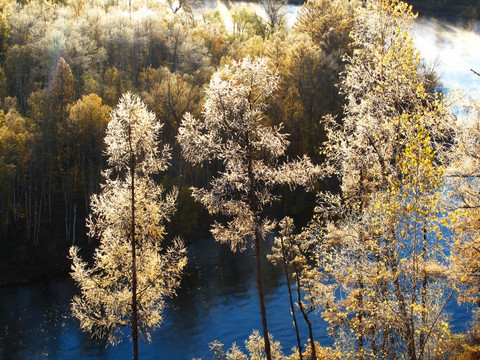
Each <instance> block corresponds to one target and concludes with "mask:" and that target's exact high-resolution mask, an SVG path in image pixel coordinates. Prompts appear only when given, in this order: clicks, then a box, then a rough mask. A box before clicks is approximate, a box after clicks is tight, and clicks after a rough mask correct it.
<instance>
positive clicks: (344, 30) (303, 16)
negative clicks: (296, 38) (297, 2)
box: [295, 0, 360, 53]
mask: <svg viewBox="0 0 480 360" xmlns="http://www.w3.org/2000/svg"><path fill="white" fill-rule="evenodd" d="M359 5H360V2H357V1H356V0H355V1H350V0H334V1H330V0H308V1H307V2H305V3H304V4H303V5H302V7H301V8H300V10H299V14H298V18H297V22H296V23H295V30H296V31H299V32H301V33H304V34H308V35H309V36H310V37H311V39H312V41H313V42H314V43H315V44H316V45H317V46H319V47H320V48H321V49H322V50H323V51H326V52H327V53H331V52H332V51H338V50H340V51H341V52H345V50H346V49H347V46H348V44H349V43H350V38H349V34H350V31H351V30H352V26H353V18H354V16H353V15H354V9H355V8H356V7H358V6H359Z"/></svg>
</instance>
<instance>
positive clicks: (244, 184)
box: [178, 57, 322, 360]
mask: <svg viewBox="0 0 480 360" xmlns="http://www.w3.org/2000/svg"><path fill="white" fill-rule="evenodd" d="M278 84H279V77H278V74H277V73H276V72H274V71H272V70H270V69H269V67H268V66H267V61H266V59H264V58H256V59H251V58H249V57H247V58H244V59H243V60H242V61H240V62H232V64H231V65H229V66H225V67H224V68H222V69H220V70H218V71H217V72H216V73H215V74H214V75H213V77H212V79H211V81H210V85H209V86H208V88H207V89H206V100H205V104H204V106H203V115H204V118H203V120H197V119H196V118H194V117H193V116H192V115H190V114H187V115H185V116H184V118H183V121H182V124H181V126H180V129H179V134H178V141H179V143H180V145H181V146H182V153H183V155H184V157H185V158H186V160H187V161H189V162H191V163H192V164H199V163H201V162H203V161H209V160H217V161H218V162H219V163H220V164H221V167H222V171H221V172H219V173H218V174H217V177H216V178H214V179H213V180H212V181H211V184H210V188H209V189H199V188H192V195H193V197H194V198H195V199H196V200H198V201H200V202H202V203H203V204H204V205H205V206H206V208H207V210H208V211H209V212H210V213H211V214H223V215H226V216H227V217H228V218H231V220H230V221H228V222H227V223H226V225H224V224H221V223H219V222H216V223H215V224H214V225H213V226H212V230H211V232H212V234H213V236H214V237H215V239H216V240H217V241H219V242H222V243H227V244H230V246H231V248H232V250H236V249H240V250H241V249H244V248H245V245H246V244H245V243H246V241H247V239H252V241H253V243H254V247H255V257H256V270H257V285H258V294H259V300H260V309H261V314H262V326H263V337H264V342H265V353H266V356H267V359H269V360H271V358H272V356H271V349H270V342H269V339H268V328H267V315H266V310H265V300H264V293H263V283H262V267H261V257H260V240H261V238H262V237H263V238H265V236H266V235H267V234H268V233H269V232H271V230H272V229H273V227H274V224H273V223H272V222H271V221H269V220H267V219H264V216H262V215H263V214H262V210H263V208H264V206H265V205H266V204H269V203H271V202H272V201H273V200H275V198H276V197H275V196H274V195H273V193H272V189H273V188H274V187H275V186H277V185H281V184H288V185H290V186H292V187H294V186H296V185H305V186H308V185H311V184H313V183H314V182H315V180H316V179H317V177H318V176H320V174H321V173H322V170H321V169H320V167H318V166H314V165H313V164H312V163H311V162H310V160H309V159H308V158H307V157H303V158H301V159H299V160H296V161H291V162H288V161H285V162H281V161H280V160H281V157H282V156H283V155H284V153H285V149H286V147H287V145H288V141H287V139H286V134H283V133H281V129H282V127H281V125H280V126H278V127H270V126H266V125H265V117H264V111H265V108H266V106H267V104H266V100H267V99H268V98H269V97H270V96H272V94H273V92H274V91H275V90H276V89H277V88H278Z"/></svg>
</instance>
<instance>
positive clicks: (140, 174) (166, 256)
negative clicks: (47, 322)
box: [70, 93, 186, 344]
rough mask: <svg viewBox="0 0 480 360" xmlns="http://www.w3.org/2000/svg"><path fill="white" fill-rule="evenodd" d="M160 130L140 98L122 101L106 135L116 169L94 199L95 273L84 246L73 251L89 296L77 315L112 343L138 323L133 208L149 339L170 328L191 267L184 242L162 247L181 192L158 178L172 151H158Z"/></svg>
mask: <svg viewBox="0 0 480 360" xmlns="http://www.w3.org/2000/svg"><path fill="white" fill-rule="evenodd" d="M160 129H161V125H160V124H159V123H158V122H157V121H156V119H155V116H154V115H153V113H151V112H149V111H148V110H147V108H146V106H145V105H144V104H143V103H142V102H141V100H140V99H139V98H138V97H137V96H135V95H132V94H130V93H127V94H125V95H124V96H123V97H122V98H121V99H120V102H119V104H118V106H117V108H116V109H115V110H114V111H112V113H111V121H110V123H109V125H108V130H107V135H106V137H105V142H106V144H107V151H106V153H107V155H108V164H109V165H110V168H109V169H108V170H107V171H105V172H104V174H103V175H104V177H105V183H104V184H103V185H102V190H101V193H100V194H97V195H93V196H92V198H91V209H92V213H91V214H90V216H89V218H88V220H87V226H88V229H89V235H90V236H92V237H96V238H98V239H99V240H100V245H99V247H98V248H97V249H96V251H95V254H94V258H93V265H92V267H88V266H87V264H86V263H85V262H84V261H83V260H82V259H81V258H80V256H79V248H78V247H72V248H71V249H70V256H71V258H72V260H73V264H72V273H71V275H72V277H73V279H74V280H75V282H76V283H77V284H78V286H79V288H80V290H81V294H80V295H79V296H75V297H74V299H73V300H72V313H73V315H74V316H75V317H76V318H77V319H79V320H80V326H81V328H82V329H83V330H85V331H88V332H90V333H91V334H92V336H94V337H97V338H102V337H105V336H107V337H108V340H109V342H110V343H112V344H115V343H117V342H119V341H120V340H121V337H122V335H123V334H122V327H125V326H127V327H128V326H130V325H131V321H132V319H131V316H132V279H133V276H132V273H133V270H132V241H131V239H132V237H131V234H132V205H134V209H135V211H134V215H135V217H134V228H135V249H136V250H135V253H136V278H137V285H136V287H137V291H136V298H137V306H138V327H139V331H140V333H141V334H142V335H144V336H146V337H147V339H149V329H154V328H156V327H158V326H159V325H160V323H161V322H162V310H163V308H164V300H163V299H164V298H165V297H166V296H172V295H174V293H175V288H176V287H177V286H178V285H179V281H180V275H181V272H182V269H183V267H184V266H185V264H186V251H185V248H184V245H183V243H182V242H181V241H180V240H175V241H174V244H173V245H172V246H170V247H164V246H163V245H162V241H163V239H164V235H165V228H164V225H163V224H164V223H165V221H168V220H169V218H170V216H171V215H172V213H173V212H174V210H175V201H176V197H177V194H178V191H177V189H174V190H173V191H172V192H170V193H166V194H165V191H164V189H163V188H162V186H160V185H157V184H155V182H154V181H153V180H152V179H151V177H150V175H152V174H155V173H158V172H159V171H161V170H164V169H165V168H166V167H167V166H168V160H169V156H170V154H169V149H168V147H165V148H164V149H163V150H162V151H159V150H158V147H159V140H158V135H159V131H160ZM132 166H133V169H132ZM132 170H133V171H132ZM132 175H133V176H134V179H133V180H134V197H133V199H132ZM132 200H133V201H132ZM132 203H133V204H132Z"/></svg>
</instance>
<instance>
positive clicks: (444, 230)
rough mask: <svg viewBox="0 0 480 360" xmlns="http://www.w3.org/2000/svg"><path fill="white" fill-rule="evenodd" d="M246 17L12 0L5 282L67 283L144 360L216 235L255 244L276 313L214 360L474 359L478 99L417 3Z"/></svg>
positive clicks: (1, 270) (0, 73)
mask: <svg viewBox="0 0 480 360" xmlns="http://www.w3.org/2000/svg"><path fill="white" fill-rule="evenodd" d="M228 5H229V6H230V8H229V12H226V11H220V10H219V8H217V9H215V10H211V11H205V10H201V9H200V7H199V5H198V4H196V3H194V2H191V1H189V0H180V1H172V0H166V1H156V0H153V1H150V0H147V1H145V2H142V3H141V4H139V3H137V2H134V1H129V2H126V1H125V2H123V1H110V2H104V1H96V0H92V1H90V2H85V1H83V0H67V1H55V2H49V1H46V2H45V1H37V0H32V1H27V2H15V1H11V0H0V10H1V12H0V186H1V188H2V191H1V193H0V231H1V233H2V237H1V239H2V251H1V253H0V284H1V283H7V282H9V281H15V280H19V279H23V278H31V277H33V276H34V275H35V274H37V275H41V276H46V275H48V274H53V273H57V272H67V271H68V269H71V270H70V271H71V272H70V274H71V276H72V277H73V280H74V281H75V283H76V285H77V286H78V288H79V295H77V296H75V297H74V298H73V299H72V303H71V313H72V316H73V317H75V318H76V319H77V320H78V324H79V326H80V327H81V328H82V330H84V331H86V332H88V333H90V334H91V335H92V337H93V338H107V339H108V341H109V343H111V344H113V345H115V344H117V343H118V342H120V341H132V342H133V357H134V359H138V356H139V353H138V339H139V338H145V339H147V340H150V339H151V337H150V334H151V332H152V331H153V330H155V329H156V328H158V327H161V324H162V321H163V313H162V310H163V308H164V307H165V299H166V298H168V297H172V296H175V291H176V289H178V288H179V287H180V286H181V281H182V271H183V270H184V268H185V266H186V263H187V258H188V246H186V245H185V243H187V244H188V243H191V242H194V241H196V240H198V239H199V238H201V237H206V236H213V237H214V238H215V240H216V241H218V242H221V243H223V244H227V245H229V246H230V248H231V250H232V251H233V252H237V251H238V252H240V251H243V250H245V249H246V248H247V247H248V248H253V249H254V252H255V262H256V267H255V270H256V281H257V290H258V299H259V305H260V315H261V317H259V319H258V324H259V325H258V328H259V329H261V331H253V329H252V331H253V333H252V335H251V336H250V338H248V339H245V340H246V341H245V347H243V346H241V345H242V344H239V346H237V345H236V344H233V345H232V347H230V345H231V344H226V346H224V345H223V344H221V343H220V342H217V341H216V342H213V343H211V344H210V348H211V352H212V358H214V359H228V360H234V359H236V360H240V359H251V360H253V359H255V360H256V359H268V360H271V359H291V360H293V359H300V360H303V359H397V358H402V359H411V360H413V359H474V358H478V356H479V354H480V335H479V331H480V324H479V323H478V319H477V318H475V319H474V321H473V323H472V324H471V325H470V326H469V330H468V332H467V333H465V334H455V333H454V332H453V331H452V330H451V326H450V320H451V319H450V314H448V313H447V312H446V310H445V309H446V306H447V304H448V303H449V302H454V301H457V302H459V303H469V304H472V306H475V307H478V305H480V282H479V280H478V279H479V278H478V276H479V272H480V262H479V260H478V259H479V250H478V249H479V248H480V244H479V242H480V237H479V230H480V226H479V225H478V216H479V213H478V208H479V204H480V196H479V190H480V183H479V181H478V176H479V173H478V170H479V164H478V161H479V158H480V146H479V143H480V142H479V138H480V132H479V129H480V126H479V121H480V117H479V115H480V102H479V99H476V98H474V97H472V98H470V97H468V96H467V95H457V94H455V92H453V91H452V92H451V94H452V95H450V96H449V97H446V96H445V95H443V94H441V93H438V92H437V87H438V76H437V74H435V72H434V70H430V69H429V67H428V66H425V64H423V63H422V62H421V60H420V54H419V52H418V51H417V49H415V47H414V44H413V41H412V38H411V34H410V29H411V26H412V24H413V23H414V21H415V19H416V17H417V15H416V14H415V13H414V12H413V10H412V8H411V6H409V5H408V4H407V3H403V2H400V1H397V0H367V1H356V0H308V1H307V2H306V3H305V4H303V5H302V7H301V8H300V9H299V13H298V17H297V19H296V21H295V24H294V25H293V27H287V17H286V12H285V5H286V3H285V2H283V1H282V0H264V1H262V2H260V3H259V4H258V8H261V9H262V15H258V14H257V13H256V12H255V11H254V10H252V7H249V6H246V5H244V4H243V5H241V4H237V5H233V4H228ZM223 8H224V7H223ZM223 8H222V9H223ZM473 76H475V75H473V74H472V77H473ZM260 249H265V253H267V254H268V255H267V259H264V256H263V255H262V254H263V252H262V251H261V250H260ZM264 261H269V262H271V263H273V264H274V265H275V266H278V267H279V268H281V269H282V272H283V273H284V274H285V281H286V283H287V288H288V296H289V305H290V312H291V315H292V321H293V326H294V327H295V329H296V339H295V343H296V348H294V349H292V350H291V351H290V349H285V348H283V349H282V346H281V344H280V343H278V342H276V341H275V340H274V337H272V336H271V335H269V330H268V324H269V318H270V317H272V316H275V315H274V314H269V313H268V311H267V310H266V307H265V300H264V290H263V288H264V278H263V277H262V271H264V270H263V269H264V265H262V263H263V262H264ZM318 318H322V319H324V320H325V321H326V322H327V323H328V326H329V328H328V331H329V335H330V336H331V337H332V339H333V345H332V346H331V347H326V346H324V345H322V344H320V343H319V341H318V334H315V332H314V329H313V327H312V323H314V322H315V319H318ZM300 322H302V323H305V324H306V326H307V329H308V337H307V338H302V337H301V334H300V333H299V331H298V323H300ZM272 335H273V336H274V335H275V334H272ZM92 341H94V340H92ZM229 347H230V348H229Z"/></svg>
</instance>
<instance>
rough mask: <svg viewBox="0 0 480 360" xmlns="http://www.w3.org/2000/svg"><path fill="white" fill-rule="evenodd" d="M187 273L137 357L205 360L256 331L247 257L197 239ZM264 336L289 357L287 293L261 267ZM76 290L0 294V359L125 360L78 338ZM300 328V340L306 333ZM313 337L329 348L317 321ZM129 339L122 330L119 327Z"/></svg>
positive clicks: (18, 288) (30, 288) (124, 354)
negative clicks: (219, 346) (214, 346)
mask: <svg viewBox="0 0 480 360" xmlns="http://www.w3.org/2000/svg"><path fill="white" fill-rule="evenodd" d="M189 258H190V262H189V267H188V269H187V271H186V274H185V280H184V283H183V284H182V288H181V289H180V290H179V292H178V296H177V297H176V298H174V299H172V300H170V301H169V302H168V307H167V309H166V310H165V313H164V322H163V325H162V326H161V328H160V329H158V330H157V331H155V332H154V333H153V335H152V342H151V343H148V342H146V341H143V342H142V343H141V344H140V355H141V358H142V359H172V360H174V359H192V358H199V357H203V358H204V359H209V358H211V354H210V353H209V343H211V342H212V341H214V340H218V341H220V342H223V343H225V345H226V348H228V347H230V346H231V345H232V343H233V342H236V343H237V344H238V345H240V346H243V344H244V341H245V340H246V339H247V338H248V336H249V335H250V334H251V333H252V331H253V329H259V330H260V329H261V318H260V310H259V303H258V297H257V288H256V280H255V279H256V275H255V269H254V255H253V253H252V252H251V251H250V252H247V253H241V254H233V253H231V252H230V249H229V247H227V246H224V245H220V244H217V243H215V242H214V241H213V240H212V239H204V240H201V241H199V242H197V243H195V244H194V245H193V246H191V247H190V248H189ZM264 265H265V269H266V271H265V272H266V273H265V283H266V288H265V292H266V301H267V304H266V305H267V315H268V320H269V330H270V333H271V334H273V336H274V339H275V340H278V341H280V342H281V344H282V346H284V350H285V351H284V352H285V353H286V354H290V353H291V351H290V349H291V347H293V346H294V345H295V344H294V341H295V331H294V328H293V324H292V317H291V315H290V308H289V301H288V293H287V287H286V285H285V281H284V279H283V276H282V273H281V271H280V269H276V268H274V267H273V266H271V265H269V264H264ZM76 293H77V290H76V288H75V286H74V284H73V281H72V280H70V279H69V278H60V279H51V280H47V281H39V282H35V283H32V284H28V285H15V286H9V287H5V288H0V359H5V360H7V359H12V360H13V359H15V360H17V359H46V358H48V359H130V358H131V354H132V352H131V346H132V345H131V343H130V342H128V339H127V341H126V342H122V343H121V344H119V345H117V346H108V347H107V346H106V345H107V344H106V342H105V341H96V340H92V339H90V338H89V336H88V335H87V334H85V333H82V332H81V331H80V329H79V327H78V322H77V321H76V320H75V319H73V318H71V317H70V313H69V303H70V300H71V298H72V296H73V295H74V294H76ZM301 325H302V329H301V331H302V338H303V339H304V341H305V342H306V339H307V329H306V327H305V326H304V325H303V324H301ZM315 332H316V334H317V338H318V340H319V341H320V342H321V343H322V344H325V345H326V344H331V342H332V340H331V339H328V338H327V337H326V326H325V323H324V322H323V320H322V319H321V318H320V317H318V318H317V319H316V324H315ZM126 334H128V329H126Z"/></svg>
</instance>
